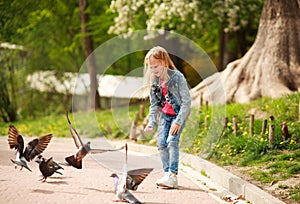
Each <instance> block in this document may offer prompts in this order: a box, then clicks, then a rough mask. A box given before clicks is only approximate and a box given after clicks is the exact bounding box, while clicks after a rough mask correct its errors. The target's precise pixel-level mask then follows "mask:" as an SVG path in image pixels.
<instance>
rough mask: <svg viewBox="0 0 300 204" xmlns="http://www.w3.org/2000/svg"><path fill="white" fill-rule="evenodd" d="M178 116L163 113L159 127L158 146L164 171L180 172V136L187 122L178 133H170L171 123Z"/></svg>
mask: <svg viewBox="0 0 300 204" xmlns="http://www.w3.org/2000/svg"><path fill="white" fill-rule="evenodd" d="M175 119H176V116H169V115H166V114H165V113H161V116H160V119H159V124H158V129H157V147H158V151H159V153H160V158H161V161H162V164H163V169H164V172H172V173H176V174H177V173H178V163H179V138H180V134H181V132H182V129H183V127H184V125H185V122H184V123H183V125H182V126H181V129H180V131H179V132H178V133H177V134H176V135H170V134H169V131H170V128H171V125H172V124H173V122H174V121H175Z"/></svg>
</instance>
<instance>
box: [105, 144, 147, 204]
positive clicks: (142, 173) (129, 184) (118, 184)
mask: <svg viewBox="0 0 300 204" xmlns="http://www.w3.org/2000/svg"><path fill="white" fill-rule="evenodd" d="M125 150H126V158H125V165H124V167H123V169H122V176H121V178H119V177H118V175H117V174H116V173H113V174H111V177H113V179H114V192H115V194H116V196H117V198H118V200H114V201H115V202H119V201H126V202H129V203H135V204H138V203H141V201H139V200H138V199H137V198H136V197H134V195H133V194H132V193H131V192H130V191H129V190H133V191H135V190H137V188H138V185H139V184H140V183H141V182H142V181H143V180H144V179H145V178H146V177H147V176H148V174H149V173H150V172H151V171H152V170H153V168H142V169H135V170H130V171H127V150H128V147H127V144H126V145H125Z"/></svg>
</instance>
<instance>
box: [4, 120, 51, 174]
mask: <svg viewBox="0 0 300 204" xmlns="http://www.w3.org/2000/svg"><path fill="white" fill-rule="evenodd" d="M51 138H52V134H48V135H44V136H41V137H38V138H35V139H33V140H31V141H30V142H29V143H28V144H27V146H26V148H25V151H23V150H24V140H23V137H22V135H21V134H20V133H19V131H18V130H17V128H16V127H15V126H13V125H10V126H9V131H8V144H9V147H10V149H13V148H14V149H16V150H17V151H16V160H12V159H11V161H12V162H13V163H14V164H15V168H17V166H21V168H20V171H21V170H22V169H23V167H25V168H26V169H28V170H29V171H31V169H30V168H29V167H28V166H27V162H29V161H31V160H32V159H34V157H35V156H36V155H38V154H41V153H42V152H43V151H44V150H45V149H46V147H47V146H48V144H49V142H50V140H51ZM26 161H27V162H26Z"/></svg>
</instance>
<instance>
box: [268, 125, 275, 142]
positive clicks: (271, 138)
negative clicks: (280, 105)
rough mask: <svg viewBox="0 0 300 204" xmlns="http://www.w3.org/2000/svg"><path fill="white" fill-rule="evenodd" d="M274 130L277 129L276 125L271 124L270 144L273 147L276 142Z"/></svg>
mask: <svg viewBox="0 0 300 204" xmlns="http://www.w3.org/2000/svg"><path fill="white" fill-rule="evenodd" d="M274 129H275V125H274V124H270V126H269V142H270V144H271V145H272V144H273V142H274Z"/></svg>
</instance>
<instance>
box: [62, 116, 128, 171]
mask: <svg viewBox="0 0 300 204" xmlns="http://www.w3.org/2000/svg"><path fill="white" fill-rule="evenodd" d="M67 120H68V123H69V127H70V132H71V135H72V137H73V139H74V142H75V145H76V147H77V152H76V153H75V154H74V155H71V156H69V157H66V158H65V160H66V161H67V162H68V163H69V164H70V165H71V166H73V167H75V168H77V169H82V159H83V158H84V157H85V156H86V155H87V154H88V153H91V154H97V153H104V152H108V151H118V150H121V149H123V148H124V147H120V148H118V149H92V148H91V142H89V141H88V142H87V143H85V144H84V143H83V142H82V140H81V139H80V136H79V135H78V133H77V132H76V130H75V129H74V128H73V126H72V124H71V122H70V119H69V117H68V113H67Z"/></svg>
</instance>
